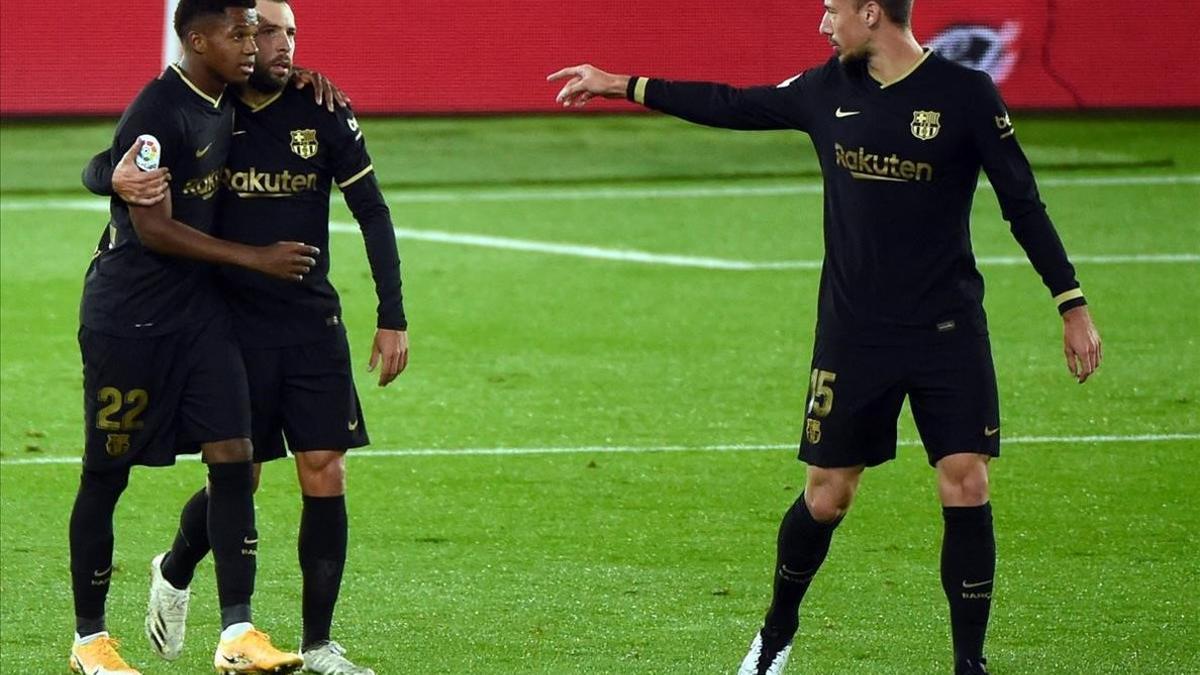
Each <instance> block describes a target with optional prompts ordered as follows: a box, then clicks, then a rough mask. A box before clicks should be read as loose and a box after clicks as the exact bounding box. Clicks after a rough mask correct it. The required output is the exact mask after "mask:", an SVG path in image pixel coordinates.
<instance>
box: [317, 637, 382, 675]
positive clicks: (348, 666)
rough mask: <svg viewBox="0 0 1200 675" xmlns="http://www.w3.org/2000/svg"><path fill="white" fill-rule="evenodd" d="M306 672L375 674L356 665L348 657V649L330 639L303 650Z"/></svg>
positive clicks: (341, 674) (330, 674) (335, 674)
mask: <svg viewBox="0 0 1200 675" xmlns="http://www.w3.org/2000/svg"><path fill="white" fill-rule="evenodd" d="M300 656H302V657H304V672H306V673H318V675H375V671H374V670H371V669H370V668H364V667H362V666H356V665H354V664H353V663H351V662H350V660H349V659H347V658H346V649H345V648H344V647H342V646H341V645H339V644H338V643H336V642H334V641H333V640H330V641H328V642H321V643H318V644H317V645H315V646H313V648H312V649H308V650H303V651H301V652H300Z"/></svg>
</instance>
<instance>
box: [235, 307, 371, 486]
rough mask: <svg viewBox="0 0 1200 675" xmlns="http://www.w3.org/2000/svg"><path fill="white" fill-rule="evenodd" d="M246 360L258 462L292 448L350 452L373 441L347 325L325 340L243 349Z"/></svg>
mask: <svg viewBox="0 0 1200 675" xmlns="http://www.w3.org/2000/svg"><path fill="white" fill-rule="evenodd" d="M242 357H243V359H244V360H245V362H246V373H247V377H248V379H249V382H250V409H251V418H252V426H253V430H254V431H253V435H252V436H251V438H252V439H253V441H254V461H256V462H269V461H271V460H273V459H279V458H281V457H286V456H287V450H291V451H292V452H304V451H306V450H347V449H349V448H360V447H362V446H364V445H367V444H368V443H370V439H369V438H368V437H367V425H366V422H364V421H363V414H362V406H361V405H359V401H358V392H357V391H355V389H354V375H353V373H352V372H351V366H350V345H349V344H348V343H347V342H346V331H345V328H344V327H343V326H340V325H339V326H336V327H334V328H333V329H332V330H331V332H330V336H329V337H328V338H327V339H325V340H321V341H319V342H309V343H306V344H301V345H295V346H290V347H246V346H243V347H242ZM285 438H286V440H287V445H286V449H285V446H284V439H285Z"/></svg>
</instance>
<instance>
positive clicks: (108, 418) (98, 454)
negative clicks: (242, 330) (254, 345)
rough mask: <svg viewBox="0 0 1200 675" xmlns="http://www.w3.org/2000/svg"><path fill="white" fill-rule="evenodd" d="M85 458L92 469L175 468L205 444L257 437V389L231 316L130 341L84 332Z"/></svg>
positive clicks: (83, 329)
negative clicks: (253, 395) (250, 383)
mask: <svg viewBox="0 0 1200 675" xmlns="http://www.w3.org/2000/svg"><path fill="white" fill-rule="evenodd" d="M79 351H80V353H81V354H82V356H83V414H84V425H85V428H86V429H87V434H86V435H87V439H86V443H85V446H84V455H83V463H84V467H86V468H87V469H89V470H107V469H121V468H126V467H129V466H130V465H141V466H169V465H171V464H174V463H175V456H176V455H178V454H182V453H190V452H198V451H199V450H200V444H202V443H210V442H213V441H225V440H230V439H235V438H249V437H250V394H249V392H248V390H247V389H246V371H245V368H244V367H243V365H242V355H241V353H240V352H239V351H238V347H237V343H236V342H235V341H234V339H233V334H232V332H231V331H230V327H229V323H228V319H225V318H222V319H218V320H214V321H213V322H212V323H209V324H207V325H204V326H201V327H199V328H197V329H195V330H190V331H179V332H177V333H171V334H169V335H161V336H156V337H145V338H123V337H114V336H111V335H105V334H103V333H97V332H95V331H93V330H89V329H88V328H86V327H81V328H80V329H79Z"/></svg>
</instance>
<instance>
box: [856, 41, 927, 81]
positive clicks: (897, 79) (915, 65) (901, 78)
mask: <svg viewBox="0 0 1200 675" xmlns="http://www.w3.org/2000/svg"><path fill="white" fill-rule="evenodd" d="M932 55H933V50H932V49H926V50H925V54H924V56H922V57H921V58H920V59H918V60H917V62H916V63H914V64H913V65H912V67H911V68H909V69H908V70H906V71H904V72H903V73H901V74H900V77H897V78H896V79H894V80H892V81H891V82H884V81H883V80H881V79H879V78H878V77H875V74H874V73H872V72H871V69H870V68H867V73H868V74H869V75H871V79H872V80H875V81H876V82H878V83H879V88H880V89H887V88H888V87H890V86H892V85H893V84H896V83H898V82H900V81H901V80H903V79H904V78H906V77H908V76H909V75H912V74H913V73H914V72H916V70H917V68H920V67H921V64H922V63H925V61H926V59H928V58H929V57H930V56H932Z"/></svg>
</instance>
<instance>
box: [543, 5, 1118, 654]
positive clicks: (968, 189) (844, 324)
mask: <svg viewBox="0 0 1200 675" xmlns="http://www.w3.org/2000/svg"><path fill="white" fill-rule="evenodd" d="M911 10H912V0H825V14H824V17H823V18H822V20H821V27H820V31H821V33H822V34H823V35H825V37H826V38H828V39H829V41H830V43H831V45H832V46H833V48H834V50H835V52H836V56H835V57H834V58H831V59H830V60H829V61H828V62H826V63H825V64H824V65H821V66H818V67H815V68H812V69H810V70H808V71H805V72H804V73H802V74H800V75H798V76H796V77H794V78H792V79H790V80H787V81H786V82H784V83H782V84H780V85H778V86H773V87H770V86H769V87H750V88H742V89H739V88H734V87H730V86H726V85H721V84H713V83H701V82H670V81H665V80H658V79H648V78H644V77H632V76H626V75H612V74H609V73H605V72H603V71H601V70H598V69H596V68H594V67H592V66H587V65H584V66H576V67H572V68H566V69H564V70H561V71H559V72H557V73H555V74H554V75H551V76H550V79H551V80H557V79H568V82H567V84H566V85H565V86H564V87H563V89H562V90H561V92H560V93H559V95H558V100H559V101H560V102H561V103H563V104H564V105H567V106H569V105H583V104H585V103H587V101H588V100H589V99H590V98H593V97H595V96H603V97H608V98H621V97H626V98H628V99H630V100H632V101H636V102H638V103H641V104H643V105H645V106H647V107H649V108H653V109H655V110H659V111H662V112H665V113H668V114H671V115H675V116H677V117H680V118H683V119H686V120H689V121H692V122H696V123H699V124H706V125H709V126H715V127H723V128H730V129H748V130H752V129H795V130H799V131H804V132H806V133H808V135H809V136H810V138H811V140H812V143H813V146H814V148H815V149H816V152H817V156H818V158H819V160H820V162H821V169H822V173H823V174H824V186H825V209H824V212H825V217H824V220H825V224H824V231H825V261H824V265H823V267H822V272H821V286H820V295H819V300H818V318H817V331H816V342H815V345H814V353H813V361H812V373H811V379H810V386H809V394H808V408H807V413H806V419H805V428H804V433H803V437H802V440H801V444H800V459H802V460H804V461H805V462H806V463H807V464H808V476H807V480H806V483H805V488H804V492H803V493H801V495H800V497H799V498H798V499H797V500H796V502H795V504H794V505H793V506H792V507H791V509H789V510H788V512H787V513H786V515H784V517H783V522H782V523H781V525H780V529H779V538H778V549H777V561H776V566H775V575H774V594H773V597H772V601H771V606H770V608H769V610H768V611H767V614H766V617H765V619H764V621H763V625H762V628H761V629H760V631H759V633H758V635H757V636H755V638H754V641H753V643H752V645H751V648H750V651H749V653H748V654H747V655H746V658H745V659H744V660H743V662H742V664H741V667H740V669H739V670H738V673H739V675H753V674H760V675H766V674H771V675H777V674H778V673H781V672H782V671H783V668H784V666H785V664H786V663H787V659H788V655H789V653H790V650H791V645H792V639H793V636H794V635H795V633H796V630H797V627H798V623H799V622H798V610H799V607H800V602H801V599H802V598H803V597H804V593H805V591H807V589H808V586H809V583H810V582H811V581H812V579H813V576H814V575H815V574H816V573H817V570H818V568H819V567H820V565H821V562H822V561H823V560H824V558H825V554H826V552H827V551H828V550H829V544H830V540H831V537H832V536H833V532H834V529H835V528H836V527H837V525H838V523H840V522H841V520H842V518H843V516H844V515H845V514H846V512H847V510H848V509H849V507H850V503H851V500H852V499H853V496H854V493H855V490H856V488H857V486H858V482H859V478H860V476H861V474H862V472H863V470H864V468H866V467H868V466H876V465H878V464H881V463H883V462H886V461H888V460H890V459H892V458H894V457H895V454H896V421H897V418H898V416H899V413H900V408H901V404H902V403H903V401H904V399H905V397H907V398H908V399H909V402H910V405H911V407H912V411H913V417H914V418H915V421H916V424H917V429H918V431H919V432H920V435H921V439H922V442H923V443H924V445H925V449H926V452H927V454H928V459H929V463H930V465H931V466H933V467H935V468H936V471H937V479H938V492H939V496H940V498H941V502H942V505H943V514H944V520H945V531H944V538H943V542H942V562H941V576H942V586H943V589H944V590H945V593H946V596H947V599H948V600H949V605H950V624H951V637H952V642H953V647H954V669H955V672H956V673H985V672H986V661H985V659H984V657H983V642H984V634H985V632H986V629H987V620H988V613H989V609H990V604H991V597H992V586H993V581H994V576H995V574H994V572H995V560H996V559H995V538H994V535H993V531H992V514H991V506H990V504H989V502H988V470H987V467H988V460H989V459H990V458H991V457H995V456H998V455H999V453H1000V443H999V441H1000V434H999V432H1000V417H999V405H998V401H997V398H998V397H997V392H996V380H995V373H994V370H993V367H992V359H991V348H990V345H989V343H988V337H987V325H986V320H985V317H984V312H983V279H982V277H981V276H980V274H979V271H978V270H977V269H976V265H975V259H974V256H973V254H972V252H971V243H970V234H969V227H968V218H969V215H970V209H971V201H972V197H973V195H974V192H975V187H976V182H977V180H978V176H979V170H980V168H982V169H983V170H984V171H985V172H986V173H987V176H988V179H989V180H990V181H991V183H992V186H993V187H994V188H995V190H996V195H997V197H998V198H999V201H1000V206H1001V209H1002V212H1003V215H1004V217H1005V219H1006V220H1008V221H1009V223H1010V224H1011V228H1012V233H1013V236H1014V237H1015V238H1016V239H1017V241H1018V243H1020V245H1021V246H1022V248H1024V250H1025V253H1026V255H1027V256H1028V257H1029V260H1030V262H1031V263H1032V264H1033V267H1034V269H1036V270H1037V272H1038V274H1040V275H1041V277H1042V281H1043V282H1044V283H1045V285H1046V287H1047V289H1049V292H1050V296H1051V297H1052V298H1053V301H1054V303H1055V305H1056V306H1057V308H1058V311H1059V313H1060V314H1061V316H1062V319H1063V338H1064V350H1065V354H1066V358H1067V365H1068V368H1069V369H1070V371H1071V372H1072V374H1073V375H1074V376H1075V377H1076V378H1077V379H1078V381H1079V382H1081V383H1082V382H1083V381H1085V380H1086V379H1087V378H1088V376H1089V375H1091V373H1092V372H1093V371H1094V370H1095V369H1096V368H1097V366H1098V365H1099V362H1100V338H1099V335H1098V334H1097V332H1096V330H1095V327H1094V326H1093V324H1092V321H1091V318H1090V316H1089V314H1088V309H1087V306H1086V302H1085V300H1084V297H1083V293H1082V292H1081V291H1080V288H1079V283H1078V282H1077V281H1076V280H1075V270H1074V268H1073V267H1072V266H1071V263H1070V262H1069V261H1068V259H1067V255H1066V252H1065V251H1064V249H1063V246H1062V243H1061V241H1060V240H1059V238H1058V235H1057V233H1056V232H1055V230H1054V227H1053V225H1052V224H1051V222H1050V220H1049V218H1048V217H1047V215H1046V210H1045V206H1044V205H1043V204H1042V202H1041V200H1040V198H1039V196H1038V191H1037V186H1036V185H1035V182H1034V178H1033V173H1032V171H1031V169H1030V167H1029V163H1028V161H1027V160H1026V158H1025V155H1024V153H1023V152H1022V151H1021V148H1020V146H1019V145H1018V143H1017V139H1016V136H1015V132H1014V130H1013V124H1012V120H1011V118H1010V117H1009V114H1008V111H1007V110H1006V108H1005V106H1004V103H1003V102H1002V101H1001V99H1000V96H999V93H998V92H997V91H996V87H995V86H994V85H993V83H992V81H991V79H990V78H989V77H988V76H987V75H986V74H985V73H982V72H977V71H973V70H969V69H967V68H964V67H961V66H958V65H956V64H954V63H952V62H950V61H947V60H946V59H943V58H942V57H940V56H938V55H937V54H934V53H931V52H929V51H927V50H923V49H922V48H921V46H920V44H919V43H918V42H917V41H916V39H915V38H914V37H913V34H912V31H911V28H910V21H909V19H910V15H911Z"/></svg>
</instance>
